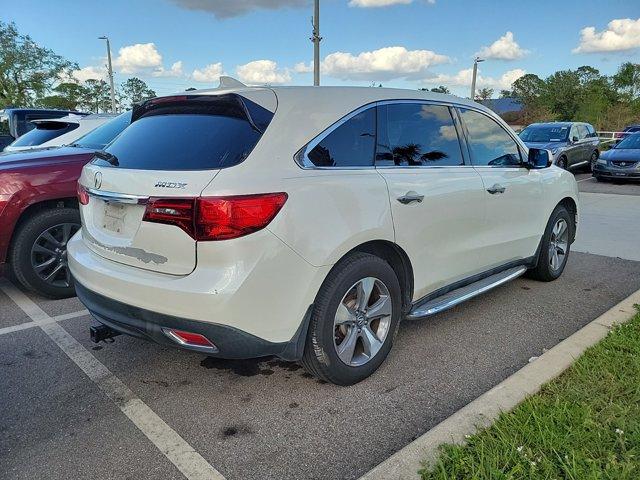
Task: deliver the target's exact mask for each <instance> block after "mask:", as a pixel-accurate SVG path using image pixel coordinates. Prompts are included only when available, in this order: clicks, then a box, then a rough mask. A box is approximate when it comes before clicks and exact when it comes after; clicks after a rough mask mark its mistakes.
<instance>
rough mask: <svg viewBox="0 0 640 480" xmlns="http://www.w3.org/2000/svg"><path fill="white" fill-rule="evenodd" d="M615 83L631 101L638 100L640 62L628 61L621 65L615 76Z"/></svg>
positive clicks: (639, 91) (639, 93) (639, 92)
mask: <svg viewBox="0 0 640 480" xmlns="http://www.w3.org/2000/svg"><path fill="white" fill-rule="evenodd" d="M613 85H614V86H615V87H616V88H617V89H618V90H619V91H620V92H621V93H622V94H623V95H625V96H626V97H627V99H628V100H629V101H634V100H637V99H638V95H640V64H638V63H631V62H626V63H623V64H622V65H620V68H618V71H617V72H616V74H615V75H614V76H613Z"/></svg>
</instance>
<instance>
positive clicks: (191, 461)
mask: <svg viewBox="0 0 640 480" xmlns="http://www.w3.org/2000/svg"><path fill="white" fill-rule="evenodd" d="M0 289H2V291H3V292H4V293H6V294H7V296H8V297H9V298H11V300H13V301H14V303H15V304H16V305H18V307H20V309H21V310H22V311H23V312H24V313H26V314H27V315H28V316H29V317H30V318H31V320H32V321H33V322H34V323H35V324H37V325H38V326H39V327H40V328H41V329H42V330H43V331H44V333H46V334H47V335H48V336H49V337H50V338H51V339H52V340H53V341H54V342H55V343H56V344H57V345H58V347H60V349H61V350H62V351H63V352H64V353H65V354H66V355H67V356H68V357H69V358H70V359H71V360H72V361H73V362H74V363H75V364H76V365H77V366H78V367H80V369H81V370H82V371H83V372H84V373H85V374H86V375H87V376H88V377H89V378H90V379H91V380H92V381H93V382H94V383H95V384H96V385H98V387H100V389H101V390H102V391H103V392H104V393H105V394H106V395H107V396H108V397H109V398H110V399H111V400H112V401H113V402H114V403H115V404H116V405H117V406H118V407H119V408H120V410H121V411H122V413H124V414H125V415H126V416H127V417H128V418H129V420H131V421H132V422H133V424H134V425H135V426H136V427H138V429H139V430H140V431H141V432H142V433H143V434H144V435H145V436H146V437H147V438H148V439H149V440H151V442H152V443H153V444H154V445H155V446H156V447H157V448H158V450H160V451H161V452H162V453H163V454H164V455H165V456H166V457H167V458H168V459H169V461H170V462H171V463H173V464H174V465H175V466H176V468H177V469H178V470H180V472H181V473H182V474H183V475H184V476H185V477H186V478H188V479H189V480H224V477H223V476H222V475H221V474H220V472H218V471H217V470H216V469H215V468H213V467H212V466H211V465H210V464H209V463H208V462H207V461H206V460H205V459H204V458H203V457H202V456H201V455H200V454H199V453H198V452H196V451H195V450H194V449H193V447H191V445H189V444H188V443H187V442H186V441H185V440H184V439H183V438H182V437H181V436H180V435H178V433H176V432H175V431H174V430H173V429H172V428H171V427H170V426H169V425H167V424H166V423H165V422H164V420H162V419H161V418H160V417H159V416H158V415H157V414H156V413H155V412H154V411H153V410H151V408H149V407H148V406H147V405H146V404H145V403H144V402H143V401H142V400H140V399H139V398H138V397H136V395H135V394H134V393H133V392H132V391H131V390H130V389H129V387H127V386H126V385H125V384H124V383H122V381H121V380H120V379H118V378H117V377H116V376H115V375H114V374H113V373H111V371H110V370H109V369H108V368H107V367H105V366H104V365H103V364H102V363H101V362H100V361H99V360H98V359H97V358H96V357H94V356H93V355H92V354H91V352H89V351H88V350H87V349H86V348H84V347H83V346H82V344H80V342H78V341H77V340H76V339H75V338H74V337H72V336H71V335H70V334H69V333H68V332H67V331H66V330H65V329H64V328H62V326H61V325H59V324H58V323H56V322H54V321H53V318H51V317H50V316H49V315H47V314H46V312H44V311H43V310H42V309H41V308H40V307H39V306H38V305H36V304H35V303H34V302H33V301H32V300H31V299H30V298H29V297H27V296H26V295H25V294H24V293H22V292H21V291H20V290H18V289H17V288H16V287H14V286H13V285H11V284H10V283H8V282H6V281H4V280H0Z"/></svg>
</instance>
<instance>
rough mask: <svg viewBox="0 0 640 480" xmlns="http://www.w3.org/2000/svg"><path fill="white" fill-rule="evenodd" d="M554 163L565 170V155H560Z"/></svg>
mask: <svg viewBox="0 0 640 480" xmlns="http://www.w3.org/2000/svg"><path fill="white" fill-rule="evenodd" d="M556 165H557V166H558V167H560V168H561V169H563V170H567V157H564V156H562V157H560V158H559V159H558V161H557V162H556Z"/></svg>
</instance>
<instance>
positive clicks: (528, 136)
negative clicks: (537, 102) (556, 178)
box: [520, 122, 600, 170]
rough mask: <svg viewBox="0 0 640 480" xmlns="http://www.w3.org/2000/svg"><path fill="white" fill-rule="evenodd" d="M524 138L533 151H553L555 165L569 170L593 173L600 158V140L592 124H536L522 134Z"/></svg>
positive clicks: (521, 136)
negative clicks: (576, 169)
mask: <svg viewBox="0 0 640 480" xmlns="http://www.w3.org/2000/svg"><path fill="white" fill-rule="evenodd" d="M520 138H521V139H522V141H523V142H524V143H525V144H526V145H527V147H529V148H544V149H547V150H551V153H552V154H553V162H554V163H555V164H556V165H558V166H559V167H561V168H564V169H567V170H568V169H574V168H579V167H585V168H587V169H589V170H592V169H593V167H594V165H595V163H596V160H598V157H599V156H600V139H599V138H598V134H597V133H596V130H595V128H593V126H591V125H589V124H588V123H582V122H550V123H532V124H531V125H529V126H528V127H527V128H525V129H524V130H523V131H522V132H520Z"/></svg>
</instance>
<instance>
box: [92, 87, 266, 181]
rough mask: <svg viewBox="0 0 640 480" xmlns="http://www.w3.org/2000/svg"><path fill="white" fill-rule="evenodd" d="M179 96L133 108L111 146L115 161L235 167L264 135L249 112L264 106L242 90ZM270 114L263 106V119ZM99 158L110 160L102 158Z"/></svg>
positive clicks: (155, 166) (158, 166) (159, 166)
mask: <svg viewBox="0 0 640 480" xmlns="http://www.w3.org/2000/svg"><path fill="white" fill-rule="evenodd" d="M176 98H177V99H176V100H173V99H169V100H168V99H163V98H159V99H156V100H151V101H149V102H146V103H145V104H143V105H141V106H139V107H136V108H135V109H134V112H133V119H134V120H133V122H132V123H131V125H129V127H127V128H126V129H125V130H124V131H123V132H122V133H121V134H120V135H119V136H118V137H117V138H116V139H115V140H114V141H113V143H111V144H110V145H109V146H107V148H106V151H107V152H109V153H111V154H112V155H115V157H116V159H117V162H113V163H115V164H116V165H115V166H117V167H119V168H135V169H142V170H207V169H217V168H225V167H230V166H232V165H236V164H238V163H240V162H242V161H243V160H244V159H245V158H246V157H247V156H248V155H249V153H251V150H253V147H254V146H255V145H256V144H257V143H258V140H260V137H261V136H262V131H261V129H260V128H259V127H258V126H257V125H256V123H255V121H253V120H252V119H250V118H249V117H248V116H247V112H248V111H250V110H254V111H255V110H256V109H258V110H261V111H263V110H265V109H264V108H262V107H260V106H259V105H257V104H254V103H253V102H250V101H249V100H247V99H241V97H240V96H239V95H235V94H231V95H216V96H211V95H202V96H185V97H179V98H178V97H176ZM244 102H246V103H247V104H248V105H251V108H249V107H248V106H247V105H245V104H244ZM266 112H268V111H266ZM269 113H270V112H269ZM266 117H269V118H271V117H273V114H270V115H269V114H268V113H265V112H262V115H261V116H260V118H261V121H262V122H263V124H264V119H265V118H266ZM94 162H96V163H98V164H100V165H104V166H110V165H111V164H110V163H107V162H105V161H104V160H99V159H96V160H94Z"/></svg>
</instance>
